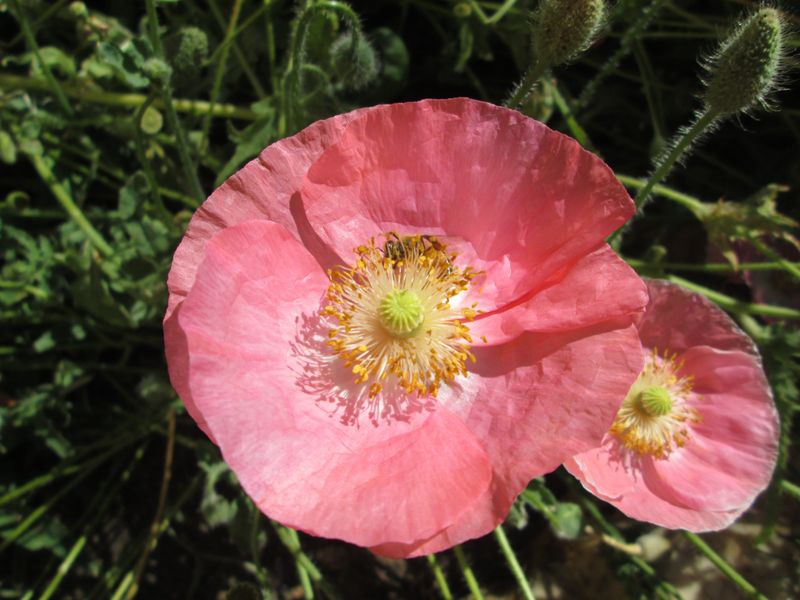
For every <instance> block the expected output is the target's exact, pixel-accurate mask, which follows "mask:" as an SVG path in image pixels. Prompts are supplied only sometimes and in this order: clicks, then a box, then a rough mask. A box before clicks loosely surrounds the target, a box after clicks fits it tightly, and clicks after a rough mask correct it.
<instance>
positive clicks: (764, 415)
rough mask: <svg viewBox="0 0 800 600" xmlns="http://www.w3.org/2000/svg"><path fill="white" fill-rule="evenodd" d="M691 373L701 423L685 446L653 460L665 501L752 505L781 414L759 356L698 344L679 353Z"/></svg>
mask: <svg viewBox="0 0 800 600" xmlns="http://www.w3.org/2000/svg"><path fill="white" fill-rule="evenodd" d="M682 358H683V360H684V362H685V366H684V369H683V371H684V372H685V373H690V374H693V375H694V378H695V380H694V391H695V392H696V393H697V394H698V395H700V398H699V399H698V400H696V401H695V402H694V406H695V408H697V410H699V411H700V415H701V418H702V421H701V422H700V423H699V424H698V425H697V426H695V427H692V430H691V438H690V440H689V442H688V443H687V444H686V446H685V447H684V448H681V449H680V450H678V451H676V452H673V453H672V455H670V457H669V459H668V460H661V461H655V463H654V465H653V470H654V473H657V475H658V476H659V477H660V479H661V481H662V484H663V487H662V491H663V493H664V494H665V495H666V497H667V499H670V500H672V501H674V502H675V503H679V504H682V505H684V506H687V507H690V508H695V509H698V510H716V511H720V510H736V509H738V508H741V507H742V506H744V507H747V506H749V505H750V504H751V503H752V502H753V500H754V499H755V497H756V496H757V495H758V494H759V493H760V492H761V491H762V490H763V489H764V488H765V487H766V486H767V485H768V484H769V481H770V478H771V475H772V470H773V469H774V468H775V461H776V459H777V453H778V432H779V425H778V415H777V412H776V410H775V405H774V404H773V402H772V394H771V392H770V389H769V385H768V384H767V381H766V378H765V377H764V373H763V371H762V370H761V364H760V361H759V360H758V359H757V358H756V357H754V356H752V355H750V354H745V353H743V352H739V351H720V350H715V349H714V348H708V347H695V348H692V349H690V350H689V351H688V352H686V353H685V354H684V355H683V356H682Z"/></svg>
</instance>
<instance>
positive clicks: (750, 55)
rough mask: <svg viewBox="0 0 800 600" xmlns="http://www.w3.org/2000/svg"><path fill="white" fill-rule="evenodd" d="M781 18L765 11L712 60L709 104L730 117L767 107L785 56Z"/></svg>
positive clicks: (745, 23) (746, 23)
mask: <svg viewBox="0 0 800 600" xmlns="http://www.w3.org/2000/svg"><path fill="white" fill-rule="evenodd" d="M782 29H783V27H782V22H781V16H780V14H779V13H778V11H777V10H775V9H774V8H766V7H765V8H762V9H760V10H758V11H757V12H755V13H754V14H752V15H751V16H750V17H748V18H747V19H745V20H744V21H742V22H741V23H740V24H739V26H738V27H737V28H736V30H735V31H734V32H733V33H732V34H731V35H730V36H729V37H728V38H727V39H726V40H725V41H723V42H722V44H721V45H720V47H719V50H717V53H716V54H715V55H714V56H712V57H711V59H710V60H709V61H708V66H707V68H708V71H709V73H710V77H709V78H708V81H707V88H706V93H705V98H704V99H705V102H706V104H707V106H708V108H709V110H710V111H711V112H713V113H714V114H717V115H719V116H727V115H731V114H734V113H737V112H740V111H745V110H747V109H749V108H752V107H753V106H755V105H757V104H762V105H763V104H765V103H766V96H767V94H769V92H770V91H771V90H772V89H774V87H775V84H776V80H777V78H778V71H779V65H780V61H781V56H782V54H783V35H782Z"/></svg>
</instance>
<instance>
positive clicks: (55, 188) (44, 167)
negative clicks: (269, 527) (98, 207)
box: [28, 153, 114, 258]
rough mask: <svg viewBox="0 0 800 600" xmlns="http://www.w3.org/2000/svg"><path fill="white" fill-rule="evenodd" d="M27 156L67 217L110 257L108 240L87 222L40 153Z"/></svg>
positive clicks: (99, 250) (111, 250)
mask: <svg viewBox="0 0 800 600" xmlns="http://www.w3.org/2000/svg"><path fill="white" fill-rule="evenodd" d="M28 158H29V159H30V161H31V163H33V167H34V168H35V169H36V172H37V173H39V177H41V178H42V180H43V181H44V182H45V183H46V184H47V186H48V187H49V188H50V191H51V192H53V195H54V196H55V197H56V200H58V202H59V203H60V204H61V206H62V207H63V208H64V211H66V213H67V214H68V215H69V217H70V218H71V219H72V220H73V221H75V224H76V225H77V226H78V227H80V229H81V231H83V233H84V235H86V237H87V238H88V239H89V241H90V242H91V243H92V245H93V246H94V247H95V248H96V249H97V251H98V252H99V253H100V254H101V255H102V256H103V257H104V258H110V257H111V256H112V255H113V254H114V249H113V248H112V247H111V246H109V245H108V242H106V241H105V239H103V236H102V235H100V232H98V231H97V230H96V229H95V228H94V226H93V225H92V224H91V223H90V222H89V219H87V218H86V215H84V214H83V211H81V209H80V208H79V207H78V205H77V204H75V202H74V201H73V200H72V197H70V195H69V193H68V192H67V190H66V189H64V186H62V185H61V183H60V182H59V181H58V179H56V176H55V175H54V174H53V171H51V170H50V167H49V165H48V164H47V163H46V162H45V160H44V159H43V158H42V156H41V155H40V154H35V153H31V154H28Z"/></svg>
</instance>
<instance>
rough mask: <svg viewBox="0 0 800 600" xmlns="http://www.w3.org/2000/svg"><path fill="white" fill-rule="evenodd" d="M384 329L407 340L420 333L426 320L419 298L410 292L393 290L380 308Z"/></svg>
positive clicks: (379, 313)
mask: <svg viewBox="0 0 800 600" xmlns="http://www.w3.org/2000/svg"><path fill="white" fill-rule="evenodd" d="M378 316H379V317H380V320H381V325H383V328H384V329H385V330H386V331H387V332H388V333H389V334H391V335H393V336H394V337H399V338H407V337H411V336H413V335H414V334H415V333H417V331H419V328H420V326H421V325H422V321H423V320H424V319H425V315H424V311H423V309H422V302H420V300H419V296H417V294H415V293H414V292H412V291H410V290H392V291H391V292H389V293H388V294H386V296H384V298H383V300H381V305H380V307H379V308H378Z"/></svg>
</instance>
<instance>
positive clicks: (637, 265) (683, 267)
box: [625, 257, 800, 273]
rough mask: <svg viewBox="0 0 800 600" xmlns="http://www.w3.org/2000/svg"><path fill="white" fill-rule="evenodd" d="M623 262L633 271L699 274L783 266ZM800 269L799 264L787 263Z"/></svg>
mask: <svg viewBox="0 0 800 600" xmlns="http://www.w3.org/2000/svg"><path fill="white" fill-rule="evenodd" d="M625 262H626V263H628V264H629V265H630V266H632V267H633V268H634V269H669V270H670V271H696V272H701V273H738V272H741V271H780V270H782V269H783V268H784V266H783V265H782V264H781V263H779V262H777V261H772V262H756V263H739V265H738V266H736V267H734V266H733V265H732V264H730V263H705V264H703V263H673V262H647V261H646V260H641V259H639V258H627V257H626V258H625ZM789 264H790V265H792V266H794V267H795V268H800V263H789Z"/></svg>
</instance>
